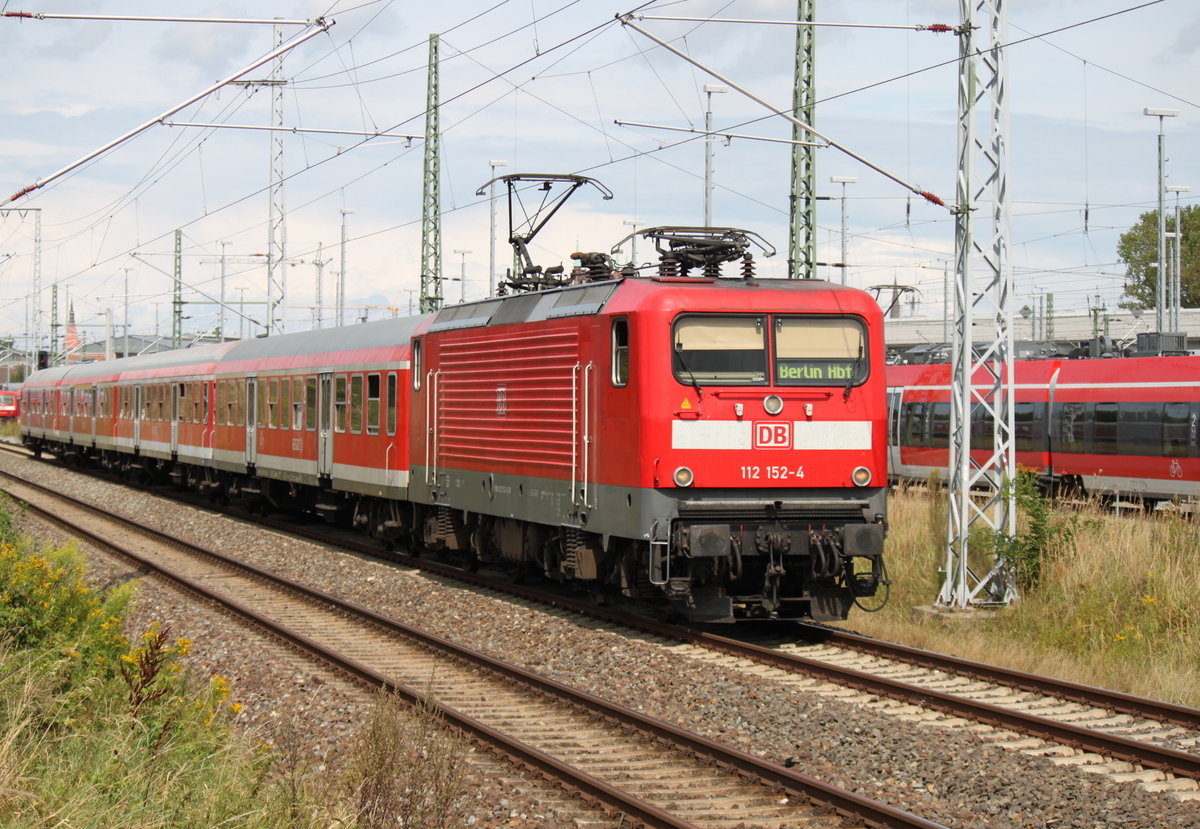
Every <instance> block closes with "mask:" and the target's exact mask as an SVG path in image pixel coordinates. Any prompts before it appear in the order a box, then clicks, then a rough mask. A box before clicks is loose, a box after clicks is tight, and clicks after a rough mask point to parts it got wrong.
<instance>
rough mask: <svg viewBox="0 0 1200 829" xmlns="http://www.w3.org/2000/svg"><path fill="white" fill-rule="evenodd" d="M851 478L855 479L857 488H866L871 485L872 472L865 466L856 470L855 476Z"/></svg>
mask: <svg viewBox="0 0 1200 829" xmlns="http://www.w3.org/2000/svg"><path fill="white" fill-rule="evenodd" d="M850 477H851V478H853V479H854V485H855V486H866V485H867V484H869V483H871V470H869V469H867V468H866V467H865V466H860V467H859V468H858V469H856V470H854V474H853V475H851V476H850Z"/></svg>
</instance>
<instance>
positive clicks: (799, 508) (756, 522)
mask: <svg viewBox="0 0 1200 829" xmlns="http://www.w3.org/2000/svg"><path fill="white" fill-rule="evenodd" d="M821 290H823V291H828V290H829V289H828V288H827V287H822V289H821ZM832 293H833V292H831V294H832ZM856 293H857V292H856ZM789 294H791V292H790V291H782V290H781V291H778V292H774V291H773V292H772V296H771V299H772V300H773V301H772V302H769V303H763V302H762V299H763V297H762V296H760V297H759V301H758V302H757V307H758V308H763V307H779V308H788V307H793V308H794V307H796V303H795V302H794V298H793V297H789ZM834 295H835V296H836V295H837V294H834ZM787 299H793V301H792V302H791V303H790V305H789V304H787V303H786V300H787ZM780 300H783V301H780ZM819 307H837V304H836V303H822V304H821V305H820V306H819ZM871 326H872V321H871V320H870V319H869V318H868V317H867V316H864V314H863V313H852V312H846V313H800V312H796V311H785V310H781V311H779V312H772V313H704V312H694V311H687V312H684V313H680V314H678V315H677V316H676V317H675V318H674V319H673V321H672V323H671V354H670V368H671V375H672V380H673V382H672V383H671V384H670V387H671V388H670V391H669V392H668V394H674V395H676V398H675V400H674V401H673V402H674V403H675V404H676V405H675V406H674V407H673V408H672V414H671V418H670V435H669V436H665V440H664V443H668V444H669V447H670V448H669V451H666V452H664V453H663V456H662V457H661V458H660V459H659V462H658V466H659V468H658V471H657V474H656V480H655V487H656V491H657V492H658V493H659V494H661V495H665V496H666V497H667V498H669V499H670V500H671V501H672V502H673V515H672V518H671V521H670V523H669V531H668V532H666V533H662V532H661V531H660V537H659V538H658V539H657V543H652V544H651V548H652V549H651V560H650V569H651V580H652V581H655V582H658V583H661V584H663V585H664V587H665V589H666V592H667V595H668V597H669V598H670V599H671V600H672V601H673V602H674V603H675V604H676V606H677V607H678V609H679V610H680V611H682V612H684V613H685V614H686V615H688V616H689V617H690V618H693V619H704V618H708V619H711V620H713V621H731V620H734V619H738V618H778V619H796V618H806V617H811V618H814V619H818V620H835V619H844V618H846V616H847V614H848V612H849V610H850V607H851V605H852V604H853V603H854V602H855V600H856V599H859V598H863V597H870V596H874V595H875V594H876V592H877V591H878V589H879V587H880V585H881V583H882V582H883V580H884V570H883V560H882V553H883V540H884V535H885V529H886V477H887V469H886V455H885V451H886V442H885V441H884V440H883V431H882V430H883V428H884V422H883V417H884V413H885V406H884V388H883V375H882V365H883V360H882V355H881V354H878V355H874V359H872V357H873V351H872V346H874V347H875V350H876V351H879V350H880V344H878V343H873V342H872V340H873V339H874V338H875V337H878V334H875V335H874V337H873V335H872V333H871V332H872V327H871ZM876 330H877V329H876ZM877 433H878V434H877Z"/></svg>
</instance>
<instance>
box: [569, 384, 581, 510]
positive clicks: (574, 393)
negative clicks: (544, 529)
mask: <svg viewBox="0 0 1200 829" xmlns="http://www.w3.org/2000/svg"><path fill="white" fill-rule="evenodd" d="M581 367H582V366H581V365H580V363H579V362H576V363H575V365H574V366H572V367H571V506H575V505H576V504H578V503H579V497H578V493H577V492H576V491H575V473H576V472H577V471H578V463H579V461H578V455H579V369H580V368H581Z"/></svg>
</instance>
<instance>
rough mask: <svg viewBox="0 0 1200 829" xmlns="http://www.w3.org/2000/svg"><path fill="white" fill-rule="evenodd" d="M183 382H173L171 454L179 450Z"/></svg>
mask: <svg viewBox="0 0 1200 829" xmlns="http://www.w3.org/2000/svg"><path fill="white" fill-rule="evenodd" d="M183 389H184V385H183V383H172V384H171V454H172V455H174V454H176V453H178V452H179V395H181V394H183Z"/></svg>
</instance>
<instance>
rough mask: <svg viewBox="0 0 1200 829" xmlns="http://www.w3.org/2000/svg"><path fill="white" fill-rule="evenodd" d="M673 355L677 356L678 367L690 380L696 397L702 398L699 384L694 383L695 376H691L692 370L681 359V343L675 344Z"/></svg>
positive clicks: (685, 361) (702, 393)
mask: <svg viewBox="0 0 1200 829" xmlns="http://www.w3.org/2000/svg"><path fill="white" fill-rule="evenodd" d="M675 353H676V354H677V355H679V366H680V367H681V368H682V369H683V370H684V371H686V372H687V374H688V377H690V378H691V380H692V388H694V389H695V390H696V396H697V397H702V396H703V395H704V392H703V391H701V389H700V384H699V383H697V382H696V375H694V374H692V370H691V369H690V368H688V364H687V360H685V359H683V343H675Z"/></svg>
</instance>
